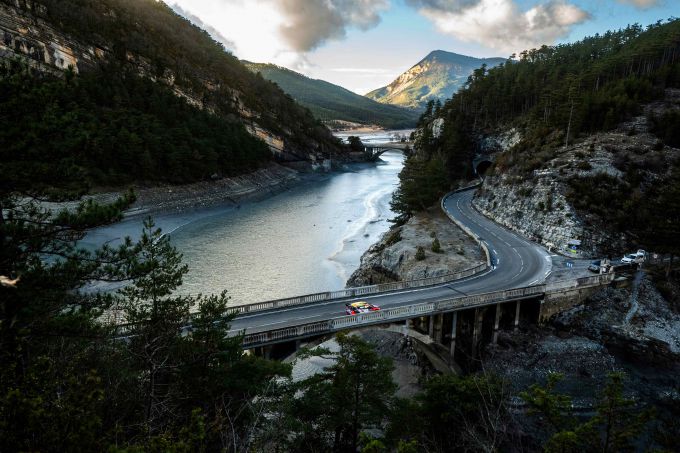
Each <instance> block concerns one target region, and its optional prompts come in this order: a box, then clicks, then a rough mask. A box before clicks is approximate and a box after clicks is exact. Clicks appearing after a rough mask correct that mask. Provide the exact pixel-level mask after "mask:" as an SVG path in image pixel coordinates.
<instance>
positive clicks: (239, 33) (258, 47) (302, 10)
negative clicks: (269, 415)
mask: <svg viewBox="0 0 680 453" xmlns="http://www.w3.org/2000/svg"><path fill="white" fill-rule="evenodd" d="M164 1H166V2H167V3H168V4H170V5H172V7H173V8H174V9H175V10H176V11H178V12H180V14H182V15H183V16H185V17H187V18H188V19H189V20H191V21H192V22H194V23H195V24H196V25H198V26H200V27H201V28H204V29H206V30H208V31H209V32H210V33H211V34H212V35H213V37H215V38H216V39H218V40H219V41H222V42H224V43H225V45H227V44H229V45H227V47H228V48H230V49H233V50H234V53H235V54H236V56H237V57H239V58H241V59H244V60H251V61H255V62H267V63H275V64H278V65H281V66H286V67H289V68H291V69H294V70H296V71H299V72H303V73H309V72H310V71H311V70H312V69H313V68H312V66H311V64H310V62H309V61H308V59H307V56H306V54H307V52H309V51H311V50H314V49H316V48H318V47H320V46H322V45H323V44H324V43H326V42H328V41H332V40H340V39H343V38H344V37H345V35H346V33H347V30H348V29H350V28H358V29H361V30H367V29H370V28H372V27H374V26H376V25H377V24H378V23H379V22H380V14H381V13H382V12H383V11H385V10H386V9H388V8H389V6H390V1H389V0H164ZM218 36H219V38H218Z"/></svg>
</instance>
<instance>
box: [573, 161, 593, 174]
mask: <svg viewBox="0 0 680 453" xmlns="http://www.w3.org/2000/svg"><path fill="white" fill-rule="evenodd" d="M576 168H578V169H579V170H583V171H588V170H592V169H593V166H592V165H590V162H588V161H585V160H584V161H581V162H579V163H578V164H577V165H576Z"/></svg>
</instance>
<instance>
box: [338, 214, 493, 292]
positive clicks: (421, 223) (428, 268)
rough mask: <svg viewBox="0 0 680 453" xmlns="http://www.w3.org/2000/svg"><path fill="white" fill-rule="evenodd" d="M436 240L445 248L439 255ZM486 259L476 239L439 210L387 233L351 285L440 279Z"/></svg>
mask: <svg viewBox="0 0 680 453" xmlns="http://www.w3.org/2000/svg"><path fill="white" fill-rule="evenodd" d="M435 238H437V240H438V241H439V243H440V246H441V251H440V252H439V253H436V252H433V251H432V243H433V241H434V239H435ZM418 247H422V248H423V250H424V252H425V257H424V259H422V260H418V259H416V253H417V250H418ZM485 259H486V258H485V256H484V254H483V252H482V251H481V250H480V249H479V246H478V245H477V244H476V243H475V242H474V241H473V240H472V238H470V237H469V236H468V235H467V234H465V233H464V232H463V231H462V230H461V229H459V228H458V227H457V226H456V225H454V224H453V223H452V222H451V221H450V220H449V219H448V218H447V217H446V216H445V215H444V213H442V212H441V210H440V209H439V208H436V209H435V208H433V209H432V210H430V211H426V212H422V213H418V214H417V215H415V216H414V217H412V218H411V219H410V220H409V221H408V222H407V223H406V224H405V225H402V226H398V227H394V228H392V229H390V230H389V231H388V232H386V233H385V234H384V235H383V236H382V238H381V239H380V241H378V242H377V243H376V244H374V245H373V246H371V248H369V249H368V251H367V252H366V253H364V255H363V256H362V257H361V264H360V265H359V268H358V269H357V270H356V271H355V272H354V273H353V274H352V276H351V277H350V278H349V280H348V281H347V286H348V287H352V286H364V285H372V284H378V283H389V282H395V281H400V280H416V279H421V278H428V277H438V276H442V275H446V274H450V273H453V272H457V271H462V270H464V269H468V268H471V267H474V266H477V265H479V264H482V263H484V262H485Z"/></svg>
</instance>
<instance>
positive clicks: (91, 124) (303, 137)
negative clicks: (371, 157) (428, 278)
mask: <svg viewBox="0 0 680 453" xmlns="http://www.w3.org/2000/svg"><path fill="white" fill-rule="evenodd" d="M0 1H3V2H5V3H8V4H10V5H11V6H13V7H15V6H16V5H15V4H16V3H17V2H14V1H10V0H0ZM41 3H43V4H44V5H45V7H46V8H45V10H44V12H40V13H37V12H36V10H35V9H31V10H29V9H26V10H25V13H26V14H28V15H33V14H42V15H43V17H42V18H41V19H43V20H45V21H47V22H48V23H49V24H51V25H52V26H54V27H55V28H56V29H57V30H59V31H60V32H64V33H66V34H68V35H70V36H72V37H74V38H75V39H77V40H78V41H79V42H81V43H83V44H85V45H91V46H94V47H95V48H98V49H102V50H103V49H105V50H103V55H104V56H103V57H102V58H101V59H99V60H98V61H96V62H94V63H88V62H87V61H86V60H84V59H83V60H81V61H80V62H79V67H78V75H75V74H73V73H67V74H65V76H64V79H63V80H56V79H54V78H51V77H48V76H41V75H39V74H37V73H34V72H32V71H26V70H23V69H21V68H19V67H17V65H16V64H14V63H12V62H5V63H7V64H5V67H4V68H2V70H1V73H0V92H2V93H3V96H2V97H0V119H2V121H3V124H5V125H6V127H3V130H2V131H1V133H2V136H1V137H0V140H2V143H3V145H4V144H9V146H10V148H11V149H9V148H8V147H7V146H3V147H2V150H1V151H2V153H3V156H2V157H3V162H7V158H8V157H9V159H11V160H16V162H14V163H12V165H14V164H16V165H14V166H13V167H12V168H8V169H7V171H10V170H11V171H12V172H16V171H18V170H17V169H19V170H20V169H21V168H23V166H26V165H33V166H37V165H41V164H45V163H47V162H49V163H50V164H53V161H54V160H56V161H57V162H59V164H58V165H57V166H55V172H56V175H55V177H58V176H59V174H60V173H62V174H63V173H65V172H79V173H80V174H81V175H82V178H83V180H84V181H87V182H90V183H93V184H121V183H125V182H129V181H139V180H142V181H169V182H175V183H178V182H188V181H195V180H201V179H205V178H208V177H210V176H211V175H214V174H217V175H220V174H224V175H228V174H234V173H242V172H245V171H248V170H251V169H253V168H255V167H257V166H259V165H261V164H262V163H263V162H266V161H267V160H270V159H271V157H270V153H269V151H268V149H267V147H266V146H265V144H264V143H263V142H261V141H259V140H255V139H253V138H251V137H249V136H248V134H247V132H246V130H245V128H244V124H245V123H244V118H246V117H247V116H248V115H247V114H246V113H244V109H246V110H248V111H250V112H252V115H253V117H256V118H257V120H256V121H257V124H258V125H259V126H260V127H262V128H264V129H266V130H267V131H269V132H271V133H273V134H275V135H278V136H280V137H281V138H283V139H284V140H285V146H286V148H287V149H290V152H291V153H293V154H294V153H296V152H298V151H300V152H302V154H306V153H305V152H304V151H305V150H308V151H316V152H321V153H329V152H331V151H335V152H338V153H339V152H341V145H340V144H339V142H338V140H336V139H335V138H334V137H333V136H332V135H331V133H330V131H329V130H328V129H327V128H326V127H325V126H323V125H322V124H321V123H320V122H319V121H317V120H315V119H314V118H313V116H312V115H311V113H310V112H309V111H308V110H307V109H304V108H302V107H300V106H299V105H297V104H296V103H295V102H294V101H293V100H292V98H290V96H288V95H286V94H285V93H284V92H283V91H281V89H280V88H278V87H277V86H275V85H274V84H272V83H271V82H269V81H267V80H264V79H263V78H262V77H260V76H258V75H256V74H253V73H251V72H250V71H249V70H248V69H247V68H246V67H245V66H244V65H243V64H241V63H240V62H239V61H238V59H236V58H235V57H233V56H232V55H230V54H229V53H228V52H226V51H225V50H224V48H223V47H222V45H220V44H218V43H217V42H215V41H214V40H212V39H211V38H210V37H209V35H208V34H207V33H206V32H204V31H202V30H200V29H199V28H197V27H195V26H193V25H192V24H191V23H190V22H188V21H187V20H184V19H183V18H181V17H180V16H178V15H177V14H175V13H174V12H173V11H172V10H171V9H170V8H169V7H168V6H167V5H166V4H165V3H164V2H158V1H155V0H135V1H132V0H103V1H91V0H59V1H57V0H45V1H44V2H41ZM20 4H21V5H23V2H21V3H20ZM81 66H82V67H81ZM151 80H154V81H156V82H151ZM177 92H181V93H183V94H185V95H186V96H188V97H189V98H190V99H191V100H192V101H191V102H192V105H189V103H188V102H187V101H185V100H184V99H181V98H177V96H176V93H177ZM193 104H198V105H200V106H204V107H205V109H203V110H201V109H199V108H197V107H194V106H193ZM281 118H285V119H286V121H285V124H283V123H282V120H281ZM249 121H250V120H247V121H246V122H249ZM4 177H5V169H3V178H4Z"/></svg>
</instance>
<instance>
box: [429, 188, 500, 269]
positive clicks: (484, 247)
mask: <svg viewBox="0 0 680 453" xmlns="http://www.w3.org/2000/svg"><path fill="white" fill-rule="evenodd" d="M481 185H482V183H477V184H473V185H471V186H468V187H463V188H461V189H457V190H454V191H453V192H450V193H448V194H446V195H444V197H442V199H441V202H440V204H441V208H442V211H444V214H446V217H448V218H449V220H451V221H452V222H453V223H455V224H456V225H457V226H458V228H460V229H461V230H463V231H465V233H467V235H468V236H470V237H471V238H472V239H474V240H475V242H476V243H477V244H479V246H480V247H481V248H482V250H483V251H484V255H486V266H487V267H491V254H490V253H489V248H488V247H487V245H486V243H485V242H484V241H482V239H481V238H480V237H479V236H477V235H476V234H475V233H473V232H472V230H471V229H469V228H468V227H467V226H465V225H464V224H463V223H461V222H460V221H459V220H457V219H456V218H455V217H454V216H452V215H451V214H450V213H449V212H448V211H447V210H446V206H445V203H446V200H447V199H448V198H449V197H450V196H451V195H453V194H454V193H459V192H464V191H466V190H470V189H473V188H475V187H479V186H481Z"/></svg>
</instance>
